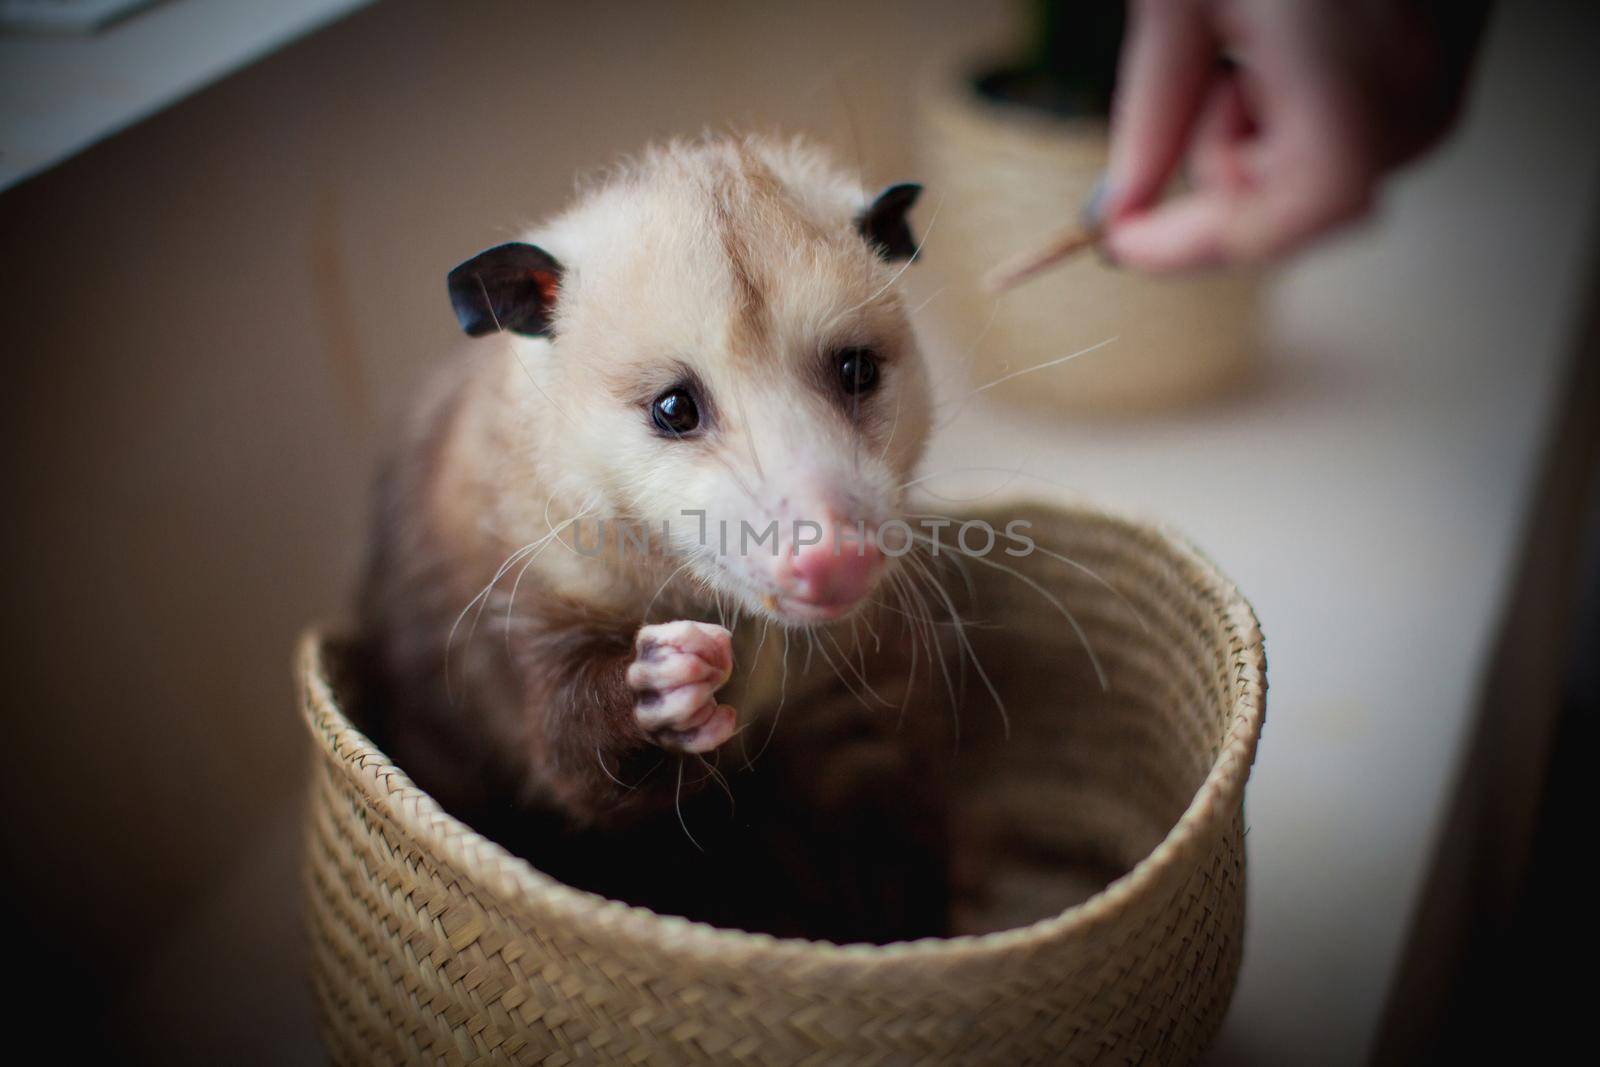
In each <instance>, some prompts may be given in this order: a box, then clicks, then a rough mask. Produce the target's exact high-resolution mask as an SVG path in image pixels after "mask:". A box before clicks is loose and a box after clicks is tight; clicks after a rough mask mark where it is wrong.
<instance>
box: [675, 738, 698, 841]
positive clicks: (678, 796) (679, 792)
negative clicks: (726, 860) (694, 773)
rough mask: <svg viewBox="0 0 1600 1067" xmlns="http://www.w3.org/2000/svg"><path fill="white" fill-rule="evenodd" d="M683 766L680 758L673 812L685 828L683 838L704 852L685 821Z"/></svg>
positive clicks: (680, 757)
mask: <svg viewBox="0 0 1600 1067" xmlns="http://www.w3.org/2000/svg"><path fill="white" fill-rule="evenodd" d="M683 764H684V759H683V757H682V756H679V757H678V787H677V789H675V790H673V793H672V810H674V811H676V812H677V813H678V825H679V826H681V827H683V836H684V837H687V838H688V839H689V844H691V845H693V846H694V847H695V848H696V849H697V850H699V851H701V852H704V851H705V849H703V848H701V847H700V842H698V841H696V840H695V839H694V835H693V834H691V833H690V832H689V824H688V823H687V822H685V821H684V819H683Z"/></svg>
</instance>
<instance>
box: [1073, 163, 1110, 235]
mask: <svg viewBox="0 0 1600 1067" xmlns="http://www.w3.org/2000/svg"><path fill="white" fill-rule="evenodd" d="M1110 202H1111V177H1110V175H1109V174H1108V173H1107V172H1106V171H1103V170H1102V171H1101V172H1100V176H1099V177H1098V178H1096V179H1095V181H1094V187H1093V188H1092V189H1090V190H1089V195H1088V196H1087V197H1085V198H1084V201H1083V207H1082V208H1080V209H1079V211H1078V221H1080V222H1082V223H1083V226H1084V229H1087V230H1093V231H1098V230H1100V229H1102V228H1103V227H1104V226H1105V221H1106V206H1107V205H1108V204H1109V203H1110Z"/></svg>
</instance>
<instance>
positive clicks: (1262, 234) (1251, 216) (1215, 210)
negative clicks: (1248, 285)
mask: <svg viewBox="0 0 1600 1067" xmlns="http://www.w3.org/2000/svg"><path fill="white" fill-rule="evenodd" d="M1347 178H1348V175H1347V174H1346V173H1345V172H1342V171H1340V170H1338V169H1336V168H1334V167H1333V166H1332V165H1330V166H1327V167H1318V166H1313V165H1309V161H1307V164H1306V165H1301V166H1297V167H1294V168H1292V169H1289V170H1287V171H1286V172H1283V173H1276V174H1273V175H1270V176H1269V177H1268V178H1267V179H1265V180H1264V181H1263V183H1262V185H1261V186H1260V187H1259V188H1255V187H1246V188H1243V189H1226V188H1221V187H1217V188H1207V189H1201V190H1197V191H1196V192H1193V193H1190V194H1188V195H1186V196H1183V197H1179V198H1178V199H1176V200H1173V201H1170V202H1168V203H1166V204H1163V205H1162V206H1161V207H1159V208H1156V209H1154V210H1152V211H1149V212H1146V213H1144V214H1142V215H1137V216H1133V217H1131V218H1128V219H1125V220H1121V221H1118V222H1117V223H1116V224H1115V225H1113V227H1112V228H1111V229H1110V230H1109V231H1108V232H1107V234H1106V238H1105V242H1106V251H1107V252H1108V253H1109V254H1110V255H1111V257H1112V258H1113V259H1114V260H1116V262H1118V263H1120V264H1123V265H1126V266H1130V267H1135V268H1138V269H1141V270H1148V271H1157V272H1171V271H1183V270H1193V269H1196V268H1201V267H1209V266H1216V265H1219V264H1244V263H1257V262H1261V261H1264V260H1268V259H1271V258H1273V257H1275V256H1278V255H1281V254H1282V253H1284V252H1287V251H1289V250H1290V249H1293V248H1296V247H1298V246H1299V245H1301V244H1304V243H1305V242H1306V241H1307V240H1309V239H1310V238H1311V237H1314V236H1316V235H1317V234H1320V233H1322V232H1324V231H1326V230H1328V229H1330V228H1332V227H1333V226H1335V225H1337V224H1339V223H1341V222H1344V221H1346V220H1348V219H1350V218H1353V217H1355V216H1356V215H1359V214H1361V213H1362V212H1363V211H1364V210H1365V209H1366V205H1367V199H1366V195H1365V190H1366V189H1367V186H1366V185H1365V184H1364V183H1362V182H1359V181H1352V180H1347Z"/></svg>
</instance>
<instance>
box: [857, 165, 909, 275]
mask: <svg viewBox="0 0 1600 1067" xmlns="http://www.w3.org/2000/svg"><path fill="white" fill-rule="evenodd" d="M920 195H922V186H920V185H917V184H916V183H915V182H904V183H902V184H900V185H891V186H889V188H887V189H885V190H884V191H883V192H881V193H879V194H878V199H876V200H874V201H873V202H872V203H870V204H868V205H867V206H866V208H865V209H863V210H862V212H861V214H859V215H857V216H856V229H858V230H860V231H861V236H863V237H865V238H866V239H867V241H868V242H869V243H871V244H874V245H876V246H877V247H878V254H879V255H880V256H882V257H883V258H884V259H887V260H889V261H890V262H893V261H895V260H897V259H916V258H917V241H916V238H914V237H912V236H911V226H910V224H909V223H907V222H906V212H908V211H910V210H911V205H912V204H915V203H916V202H917V197H918V196H920Z"/></svg>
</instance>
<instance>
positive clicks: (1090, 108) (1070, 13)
mask: <svg viewBox="0 0 1600 1067" xmlns="http://www.w3.org/2000/svg"><path fill="white" fill-rule="evenodd" d="M1029 6H1030V8H1031V11H1030V14H1031V16H1032V18H1031V24H1030V28H1031V37H1030V39H1029V41H1028V50H1027V55H1026V57H1025V58H1024V59H1022V60H1021V61H1020V62H1017V63H1012V64H1006V65H1002V66H998V67H994V68H992V69H987V70H983V71H980V72H979V73H978V74H977V75H975V76H974V78H973V81H974V84H975V85H976V87H977V90H978V92H979V93H980V94H982V95H983V96H984V97H985V98H987V99H989V100H991V101H992V102H994V103H997V104H1015V105H1018V106H1021V107H1028V108H1035V109H1037V110H1040V111H1045V112H1048V113H1049V114H1051V115H1055V116H1057V117H1058V118H1081V117H1086V116H1089V117H1094V116H1098V117H1105V116H1107V115H1109V114H1110V113H1111V91H1112V88H1113V86H1114V85H1115V84H1116V80H1117V54H1118V52H1119V51H1120V50H1121V48H1122V29H1123V23H1124V16H1125V9H1124V5H1123V4H1121V3H1104V2H1095V0H1089V2H1087V3H1085V2H1082V0H1079V2H1077V3H1072V2H1070V0H1034V2H1033V3H1032V4H1031V5H1029Z"/></svg>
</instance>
